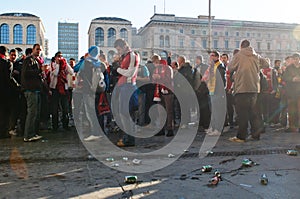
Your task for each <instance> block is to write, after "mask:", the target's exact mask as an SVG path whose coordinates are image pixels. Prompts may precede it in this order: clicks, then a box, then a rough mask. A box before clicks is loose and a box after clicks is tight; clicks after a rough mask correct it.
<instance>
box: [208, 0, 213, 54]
mask: <svg viewBox="0 0 300 199" xmlns="http://www.w3.org/2000/svg"><path fill="white" fill-rule="evenodd" d="M211 40H212V38H211V0H208V48H209V49H208V50H209V51H211V49H212V47H211Z"/></svg>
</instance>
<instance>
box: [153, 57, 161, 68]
mask: <svg viewBox="0 0 300 199" xmlns="http://www.w3.org/2000/svg"><path fill="white" fill-rule="evenodd" d="M160 60H161V57H160V56H159V55H158V54H154V55H153V56H152V57H151V61H152V63H153V64H154V65H155V66H157V65H159V64H160Z"/></svg>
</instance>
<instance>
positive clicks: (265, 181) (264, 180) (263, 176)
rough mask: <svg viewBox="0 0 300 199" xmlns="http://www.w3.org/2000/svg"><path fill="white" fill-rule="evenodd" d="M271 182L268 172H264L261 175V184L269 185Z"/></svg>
mask: <svg viewBox="0 0 300 199" xmlns="http://www.w3.org/2000/svg"><path fill="white" fill-rule="evenodd" d="M268 182H269V180H268V177H267V175H266V174H262V175H261V177H260V184H262V185H267V184H268Z"/></svg>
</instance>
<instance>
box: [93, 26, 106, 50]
mask: <svg viewBox="0 0 300 199" xmlns="http://www.w3.org/2000/svg"><path fill="white" fill-rule="evenodd" d="M95 45H96V46H104V30H103V29H102V28H97V29H96V30H95Z"/></svg>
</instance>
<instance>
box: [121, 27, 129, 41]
mask: <svg viewBox="0 0 300 199" xmlns="http://www.w3.org/2000/svg"><path fill="white" fill-rule="evenodd" d="M120 36H121V38H122V39H124V40H125V41H128V31H127V29H126V28H122V29H121V30H120Z"/></svg>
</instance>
